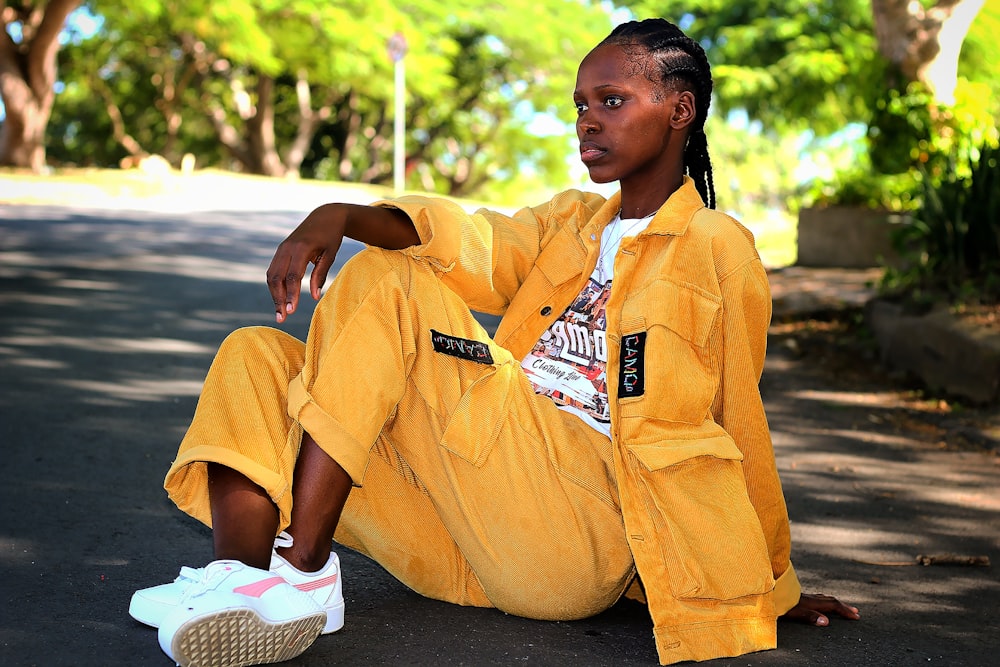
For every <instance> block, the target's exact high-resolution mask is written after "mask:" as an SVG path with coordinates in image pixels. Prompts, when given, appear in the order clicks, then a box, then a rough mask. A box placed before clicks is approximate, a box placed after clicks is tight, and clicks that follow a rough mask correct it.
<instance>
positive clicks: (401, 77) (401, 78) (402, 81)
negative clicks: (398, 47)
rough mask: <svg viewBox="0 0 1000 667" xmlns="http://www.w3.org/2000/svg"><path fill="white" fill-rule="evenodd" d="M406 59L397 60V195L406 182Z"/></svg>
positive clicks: (394, 164)
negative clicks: (404, 63)
mask: <svg viewBox="0 0 1000 667" xmlns="http://www.w3.org/2000/svg"><path fill="white" fill-rule="evenodd" d="M403 60H404V58H402V57H400V58H397V59H396V65H395V70H396V71H395V74H396V85H395V97H396V105H395V114H396V117H395V119H394V120H393V129H394V133H393V134H394V136H393V141H392V183H393V189H394V190H395V191H396V194H397V195H398V194H400V193H401V192H402V191H403V187H404V185H405V182H406V166H405V164H404V161H405V158H406V70H405V66H404V65H403Z"/></svg>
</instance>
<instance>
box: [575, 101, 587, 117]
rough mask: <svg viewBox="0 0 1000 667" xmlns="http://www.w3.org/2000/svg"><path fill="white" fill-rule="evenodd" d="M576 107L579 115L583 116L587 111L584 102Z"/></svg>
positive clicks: (578, 103)
mask: <svg viewBox="0 0 1000 667" xmlns="http://www.w3.org/2000/svg"><path fill="white" fill-rule="evenodd" d="M575 106H576V113H577V115H579V114H582V113H583V112H584V111H586V110H587V105H586V104H584V103H583V102H577V103H576V105H575Z"/></svg>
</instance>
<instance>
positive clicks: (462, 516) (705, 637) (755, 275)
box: [130, 19, 858, 665]
mask: <svg viewBox="0 0 1000 667" xmlns="http://www.w3.org/2000/svg"><path fill="white" fill-rule="evenodd" d="M711 90H712V79H711V72H710V69H709V65H708V61H707V59H706V57H705V54H704V52H703V50H702V49H701V47H700V46H699V45H698V44H697V43H696V42H694V41H692V40H691V39H689V38H688V37H686V36H685V35H684V34H683V33H682V32H681V31H680V30H679V29H678V28H677V27H676V26H674V25H673V24H671V23H669V22H667V21H664V20H662V19H652V20H647V21H642V22H633V23H629V24H626V25H623V26H620V27H618V28H616V29H615V30H614V31H613V32H612V33H611V35H609V36H608V37H607V38H606V39H605V40H604V41H603V42H602V43H601V44H599V45H598V46H597V47H596V48H595V49H594V50H593V51H591V53H590V54H588V55H587V57H586V58H585V59H584V60H583V62H582V63H581V65H580V68H579V73H578V78H577V87H576V90H575V91H574V101H575V104H576V107H577V111H578V119H577V134H578V136H579V139H580V157H581V159H582V161H583V162H584V164H585V165H586V166H587V168H588V170H589V173H590V176H591V178H592V179H593V180H594V181H595V182H598V183H607V182H612V181H618V183H619V185H620V188H621V189H620V192H619V193H618V194H616V195H614V196H612V197H611V198H610V199H608V200H605V199H604V198H603V197H600V196H598V195H594V194H588V193H582V192H577V191H569V192H564V193H561V194H559V195H557V196H556V197H555V198H553V200H552V201H550V202H548V203H546V204H543V205H541V206H537V207H534V208H528V209H524V210H522V211H520V212H518V213H517V214H515V215H513V216H503V215H500V214H497V213H493V212H489V211H479V212H477V213H475V214H472V215H468V214H466V213H465V212H464V211H463V210H462V209H461V208H459V207H458V206H456V205H454V204H452V203H449V202H447V201H442V200H436V199H430V198H424V197H401V198H398V199H395V200H388V201H382V202H378V203H376V204H374V205H373V206H370V207H363V206H351V205H343V204H329V205H325V206H322V207H320V208H318V209H317V210H315V211H313V212H312V213H311V214H310V215H309V216H308V217H307V218H306V219H305V220H304V221H303V222H302V224H301V225H300V226H299V227H298V228H297V229H296V230H295V231H294V232H292V234H290V235H289V237H288V238H287V239H286V240H285V241H284V242H282V244H281V245H280V246H279V247H278V249H277V251H276V253H275V256H274V259H273V260H272V262H271V266H270V268H269V270H268V285H269V289H270V291H271V293H272V296H273V298H274V303H275V308H276V319H277V321H278V322H279V323H281V322H284V321H285V319H286V318H287V317H288V316H290V315H291V314H293V313H294V312H295V310H296V307H297V299H298V294H299V288H300V284H301V280H302V279H303V277H304V275H305V273H306V271H307V269H308V265H309V264H310V263H312V264H313V265H314V269H313V271H312V276H311V280H310V285H311V292H312V295H313V297H314V298H317V299H319V297H320V290H321V288H322V286H323V283H324V281H325V278H326V275H327V273H328V271H329V270H330V267H331V266H332V264H333V260H334V258H335V256H336V253H337V250H338V248H339V247H340V244H341V241H342V239H343V237H344V236H347V237H350V238H354V239H357V240H360V241H363V242H364V243H366V244H368V245H369V246H370V248H369V249H367V250H365V251H364V252H362V253H360V254H359V255H358V256H356V257H355V258H353V259H352V260H351V261H350V262H348V264H347V265H346V266H345V267H344V268H343V270H341V272H340V273H339V274H338V276H337V277H336V279H335V280H334V281H333V283H332V285H331V287H330V289H329V291H328V293H327V294H325V295H324V296H323V298H322V299H321V300H320V303H319V305H318V306H317V309H316V312H315V314H314V316H313V320H312V323H311V326H310V331H309V336H308V339H307V341H306V343H305V344H302V343H301V342H299V341H297V340H295V339H293V338H292V337H290V336H287V335H286V334H283V333H282V332H280V331H277V330H274V329H269V328H252V329H244V330H240V331H237V332H235V333H234V334H233V335H231V336H230V337H229V338H228V339H227V340H226V342H225V343H224V344H223V346H222V348H221V349H220V351H219V354H218V355H217V357H216V360H215V362H214V363H213V366H212V369H211V370H210V372H209V375H208V378H207V380H206V383H205V388H204V391H203V394H202V397H201V400H200V401H199V405H198V409H197V411H196V414H195V418H194V421H193V423H192V425H191V427H190V429H189V431H188V433H187V435H186V436H185V438H184V440H183V442H182V443H181V446H180V450H179V452H178V456H177V459H176V460H175V461H174V464H173V465H172V467H171V469H170V471H169V473H168V475H167V479H166V483H165V484H166V488H167V490H168V492H169V494H170V496H171V498H172V499H173V500H174V501H175V502H176V503H177V505H178V506H179V507H180V508H181V509H182V510H184V511H185V512H188V513H189V514H191V515H192V516H194V517H196V518H198V519H200V520H202V521H204V522H205V523H206V524H209V525H211V526H212V527H213V535H214V548H215V557H216V559H217V560H216V561H213V562H212V563H211V564H209V565H208V566H206V567H205V568H201V569H198V570H194V569H190V568H184V569H183V570H182V571H181V576H180V577H179V578H178V579H177V581H175V582H173V583H171V584H165V585H162V586H158V587H155V588H152V589H145V590H142V591H138V592H137V593H136V594H135V596H134V597H133V601H132V606H131V608H130V612H131V613H132V615H133V616H135V617H136V618H138V619H139V620H142V621H143V622H146V623H148V624H150V625H154V626H158V627H159V639H160V644H161V646H162V647H163V649H164V651H165V652H167V654H168V655H170V656H171V657H172V658H174V659H175V660H176V661H177V662H179V663H180V664H184V665H200V664H228V665H245V664H254V663H262V662H275V661H279V660H284V659H287V658H289V657H292V656H294V655H298V654H299V653H300V652H301V651H303V650H305V649H306V648H307V647H308V646H309V645H310V643H311V642H312V641H313V640H314V638H315V637H316V636H317V634H319V633H320V632H323V631H326V632H332V631H334V630H336V629H339V628H340V627H341V626H342V624H343V597H342V595H341V593H340V585H341V582H340V579H339V565H338V561H337V557H336V555H335V554H334V553H332V550H331V546H332V545H331V542H332V540H333V539H334V538H336V540H337V541H338V542H340V543H341V544H344V545H345V546H348V547H351V548H354V549H357V550H359V551H361V552H362V553H365V554H367V555H369V556H371V557H372V558H374V559H375V560H376V561H378V562H379V563H380V564H382V565H383V566H384V567H385V568H386V569H387V570H388V571H389V572H390V573H392V574H393V575H394V576H396V577H397V578H399V579H400V580H401V581H402V582H404V583H405V584H407V585H408V586H410V587H411V588H413V589H414V590H415V591H417V592H420V593H422V594H424V595H427V596H429V597H433V598H436V599H440V600H446V601H450V602H454V603H457V604H466V605H477V606H494V607H497V608H499V609H502V610H504V611H506V612H508V613H512V614H519V615H523V616H526V617H531V618H539V619H562V620H567V619H575V618H581V617H586V616H589V615H592V614H595V613H598V612H600V611H603V610H605V609H607V608H608V607H610V606H611V605H612V604H614V602H615V601H616V600H617V599H619V597H620V596H621V595H623V594H626V592H628V593H629V594H633V595H636V596H643V597H644V598H645V599H646V600H647V602H648V605H649V610H650V614H651V615H652V618H653V622H654V634H655V637H656V645H657V649H658V652H659V657H660V660H661V662H662V663H664V664H667V663H672V662H677V661H681V660H702V659H709V658H715V657H722V656H733V655H739V654H742V653H746V652H749V651H756V650H762V649H767V648H773V647H774V646H775V644H776V622H775V619H776V617H777V616H780V615H785V616H788V617H791V618H797V619H801V620H805V621H808V622H812V623H814V624H817V625H825V624H826V623H827V622H828V616H827V614H831V613H832V614H838V615H841V616H844V617H847V618H857V617H858V612H857V609H855V608H853V607H848V606H847V605H844V604H842V603H840V602H839V601H837V600H835V599H834V598H830V597H827V596H810V595H803V594H801V591H800V588H799V584H798V581H797V579H796V577H795V572H794V570H793V569H792V566H791V563H790V561H789V552H790V540H789V531H788V518H787V513H786V510H785V503H784V499H783V496H782V493H781V486H780V482H779V480H778V475H777V471H776V468H775V464H774V457H773V452H772V449H771V443H770V436H769V432H768V427H767V421H766V418H765V415H764V410H763V406H762V403H761V398H760V394H759V392H758V387H757V383H758V380H759V378H760V373H761V371H762V368H763V362H764V351H765V337H766V332H767V327H768V322H769V318H770V295H769V291H768V286H767V279H766V275H765V272H764V269H763V267H762V265H761V263H760V260H759V258H758V256H757V253H756V250H755V249H754V246H753V238H752V236H751V234H750V233H749V232H748V231H747V230H746V229H745V228H743V227H742V226H740V225H739V224H738V223H737V222H735V221H734V220H732V219H730V218H729V217H727V216H725V215H723V214H721V213H718V212H716V211H715V210H713V209H714V198H715V197H714V187H713V180H712V168H711V162H710V160H709V155H708V143H707V138H706V136H705V131H704V124H705V118H706V116H707V113H708V106H709V102H710V99H711ZM706 203H707V207H706ZM470 309H474V310H478V311H481V312H487V313H494V314H502V315H503V319H502V321H501V323H500V325H499V328H498V329H497V332H496V335H495V337H493V338H491V337H490V336H489V335H487V333H486V332H485V331H484V330H483V328H482V327H481V326H480V325H479V324H478V323H477V322H476V321H475V319H474V318H473V317H472V315H471V312H470ZM275 535H278V539H277V540H276V539H275ZM247 647H251V648H247Z"/></svg>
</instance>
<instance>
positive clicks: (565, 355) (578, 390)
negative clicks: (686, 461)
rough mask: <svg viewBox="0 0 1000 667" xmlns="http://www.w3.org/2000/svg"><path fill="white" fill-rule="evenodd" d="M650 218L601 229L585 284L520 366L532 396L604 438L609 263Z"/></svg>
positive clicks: (608, 426)
mask: <svg viewBox="0 0 1000 667" xmlns="http://www.w3.org/2000/svg"><path fill="white" fill-rule="evenodd" d="M651 218H652V216H648V217H646V218H636V219H626V220H622V219H620V218H617V217H616V218H615V219H614V220H612V221H611V223H609V224H608V226H607V227H605V228H604V233H603V234H602V236H601V254H600V257H599V259H598V260H597V266H596V267H594V272H593V273H592V274H591V276H590V280H589V281H588V282H587V284H586V285H584V287H583V290H582V291H581V292H580V295H579V296H578V297H577V298H576V299H575V300H574V301H573V303H572V304H570V306H569V308H567V309H566V310H565V312H563V314H562V315H561V316H560V317H559V319H557V320H556V321H555V322H553V323H552V326H550V327H549V328H548V330H546V332H545V333H544V334H542V337H541V338H540V339H539V341H538V343H536V344H535V347H534V348H532V350H531V352H529V353H528V355H527V356H526V357H525V358H524V359H523V360H522V361H521V367H522V368H523V369H524V372H525V373H526V374H527V376H528V379H529V380H531V383H532V384H533V385H534V386H535V391H536V392H537V393H539V394H541V395H543V396H548V397H549V398H551V399H552V400H553V401H555V402H556V404H557V405H558V406H559V407H560V408H561V409H563V410H566V411H567V412H571V413H573V414H575V415H577V416H579V417H580V418H581V419H583V420H584V421H585V422H587V423H588V424H590V425H591V426H593V427H594V428H595V429H597V430H598V431H601V432H602V433H604V434H606V435H609V436H610V435H611V410H610V408H609V406H608V383H607V375H606V372H605V369H606V367H607V362H608V348H607V343H606V339H605V332H606V331H607V317H606V314H605V305H606V304H607V302H608V298H609V297H610V296H611V281H612V278H613V276H614V258H615V255H616V254H617V253H618V248H619V247H620V246H621V241H622V239H623V238H624V237H626V236H635V235H636V234H638V233H639V232H641V231H642V230H643V229H645V228H646V225H648V224H649V221H650V219H651Z"/></svg>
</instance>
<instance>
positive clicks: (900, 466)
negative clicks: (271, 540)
mask: <svg viewBox="0 0 1000 667" xmlns="http://www.w3.org/2000/svg"><path fill="white" fill-rule="evenodd" d="M301 216H302V211H297V210H285V211H258V212H255V213H253V214H251V213H248V212H246V211H228V212H226V211H221V212H204V211H203V212H192V213H185V214H179V213H178V214H167V213H153V212H133V211H127V210H117V211H97V210H73V209H69V208H57V207H47V206H0V302H2V308H0V447H2V451H3V453H4V465H2V466H0V507H2V508H3V513H2V517H3V518H2V520H0V582H2V583H0V665H11V666H14V665H18V666H19V665H41V666H46V667H48V666H56V665H74V666H87V665H169V664H171V662H170V660H169V659H168V658H166V657H165V656H164V654H163V653H161V651H160V649H159V646H158V644H157V640H156V633H155V631H153V630H151V629H149V628H146V627H144V626H142V625H140V624H138V623H136V622H135V621H133V620H132V619H131V618H130V617H129V616H128V614H127V607H128V601H129V597H130V596H131V594H132V592H133V591H134V590H135V589H136V588H141V587H146V586H150V585H153V584H157V583H162V582H165V581H169V580H171V579H173V578H174V577H175V576H176V574H177V571H178V569H179V567H180V566H181V565H193V566H199V565H202V564H204V563H205V562H206V561H207V560H209V559H210V556H211V553H210V551H211V542H210V536H209V533H208V531H207V530H206V529H205V528H203V527H202V526H200V525H198V524H197V523H195V522H194V521H192V520H190V519H188V518H187V517H185V516H183V515H182V514H181V513H180V512H178V511H177V510H176V509H174V508H173V506H172V505H171V504H170V503H169V502H168V501H167V499H166V497H165V494H164V492H163V490H162V486H161V483H162V479H163V475H164V473H165V472H166V469H167V467H168V465H169V462H170V460H171V459H172V457H173V454H174V453H175V450H176V445H177V443H178V442H179V440H180V438H181V435H182V434H183V432H184V429H185V427H186V425H187V420H188V419H189V417H190V415H191V414H192V412H193V410H194V405H195V401H196V399H197V395H198V391H199V388H200V384H201V381H202V378H203V377H204V374H205V371H206V370H207V367H208V364H209V363H210V361H211V358H212V355H213V353H214V351H215V349H216V347H217V346H218V344H219V342H220V341H221V340H222V339H223V338H224V337H225V335H226V334H227V333H229V332H230V331H231V330H232V329H234V328H236V327H238V326H243V325H248V324H270V323H271V322H272V317H271V314H270V311H271V304H270V302H269V299H268V295H267V292H266V289H265V287H264V283H263V275H264V270H265V268H266V266H267V263H268V261H269V259H270V255H271V251H272V250H273V248H274V245H275V244H276V243H277V241H278V240H280V239H281V238H282V237H283V236H284V235H285V234H286V233H287V232H288V231H289V230H290V229H291V228H292V227H294V225H295V224H296V223H297V222H298V220H300V219H301ZM306 315H307V313H304V312H302V313H299V314H298V315H297V316H296V317H295V319H294V321H293V322H292V323H291V324H290V325H289V326H288V327H287V328H288V330H290V331H291V332H292V333H295V334H297V335H300V336H301V335H304V332H305V327H306V325H307V317H306ZM763 390H764V395H765V402H766V404H767V408H768V412H769V415H770V419H771V423H772V428H773V433H774V440H775V445H776V448H777V453H778V462H779V468H780V470H781V474H782V478H783V480H784V484H785V489H786V495H787V497H788V502H789V507H790V514H791V517H792V531H793V540H794V553H793V558H794V561H795V563H796V567H797V569H798V571H799V574H800V578H801V579H802V580H803V583H804V584H805V586H806V589H807V590H809V591H813V592H825V593H829V594H833V595H836V596H838V597H840V598H842V599H844V600H846V601H849V602H851V603H854V604H857V605H858V606H860V607H861V608H862V614H863V620H862V621H859V622H848V621H836V622H834V623H833V624H832V625H831V626H830V627H829V628H823V629H820V628H811V627H805V626H800V625H793V624H786V623H782V624H781V625H780V628H779V647H778V649H777V650H776V651H769V652H765V653H760V654H754V655H749V656H743V657H740V658H736V659H732V660H719V661H714V662H712V663H710V664H713V665H716V664H717V665H734V666H735V665H751V666H756V665H761V666H765V665H782V666H786V665H788V666H791V665H820V664H835V665H880V666H881V665H927V664H938V665H977V666H978V665H983V666H986V665H997V664H1000V657H998V656H997V651H998V649H1000V620H998V618H1000V617H998V614H997V600H998V599H1000V581H998V576H997V563H1000V465H998V461H997V457H996V456H995V455H990V454H985V453H976V452H968V451H949V450H947V449H943V448H941V447H940V446H939V445H938V443H937V442H936V438H935V436H934V434H932V433H922V432H920V431H912V432H900V431H899V430H898V428H897V427H896V424H898V423H899V420H898V419H894V417H895V416H897V413H898V411H899V410H901V407H900V405H899V403H898V401H896V400H895V399H894V395H893V393H892V392H891V391H890V390H888V389H887V388H886V387H883V386H879V385H877V384H875V385H872V386H849V385H847V384H846V383H845V380H844V378H837V377H829V376H827V375H824V373H823V372H821V371H820V370H818V368H817V367H816V366H815V365H814V364H812V363H810V359H809V358H808V357H805V358H798V357H796V356H793V355H792V354H791V353H790V352H789V350H788V348H786V347H784V346H781V345H775V346H774V347H773V348H772V349H771V350H770V351H769V354H768V363H767V370H766V372H765V379H764V383H763ZM340 553H341V558H342V561H343V564H344V581H345V594H346V597H347V605H348V606H347V625H346V627H345V628H344V630H342V631H341V632H339V633H337V634H335V635H331V636H326V637H321V638H320V639H319V640H318V641H317V642H316V644H314V645H313V647H312V648H311V649H310V650H309V651H307V652H306V653H305V654H304V655H303V656H301V657H300V658H299V659H297V660H295V661H292V662H290V663H288V664H294V665H330V664H338V665H339V664H343V665H355V664H372V665H461V664H465V665H486V664H496V665H506V664H523V663H528V664H536V665H653V664H656V653H655V650H654V647H653V641H652V636H651V624H650V621H649V619H648V615H647V614H646V611H645V609H644V608H643V607H642V606H640V605H638V604H636V603H633V602H629V601H623V602H621V603H619V604H618V605H617V606H615V607H614V608H613V609H611V610H610V611H608V612H606V613H604V614H601V615H600V616H597V617H595V618H592V619H588V620H585V621H578V622H572V623H551V622H537V621H529V620H524V619H520V618H515V617H511V616H507V615H504V614H502V613H500V612H497V611H493V610H483V609H470V608H462V607H456V606H451V605H447V604H443V603H438V602H434V601H430V600H426V599H423V598H421V597H419V596H417V595H415V594H413V593H412V592H409V591H408V590H406V589H405V588H404V587H403V586H401V585H400V584H398V583H396V582H395V581H394V580H393V579H392V578H391V577H389V576H388V575H387V574H386V573H385V572H384V571H382V570H381V569H380V568H379V567H378V566H377V565H375V564H373V563H372V562H370V561H368V560H367V559H365V558H363V557H361V556H359V555H357V554H353V553H351V552H349V551H347V550H346V549H341V550H340ZM945 553H951V554H959V555H972V556H988V557H989V558H990V559H991V560H992V562H993V563H994V565H993V566H992V567H963V566H950V567H949V566H930V567H922V566H917V565H914V564H913V563H914V558H915V557H916V556H917V555H919V554H925V555H928V554H930V555H933V554H945Z"/></svg>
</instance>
